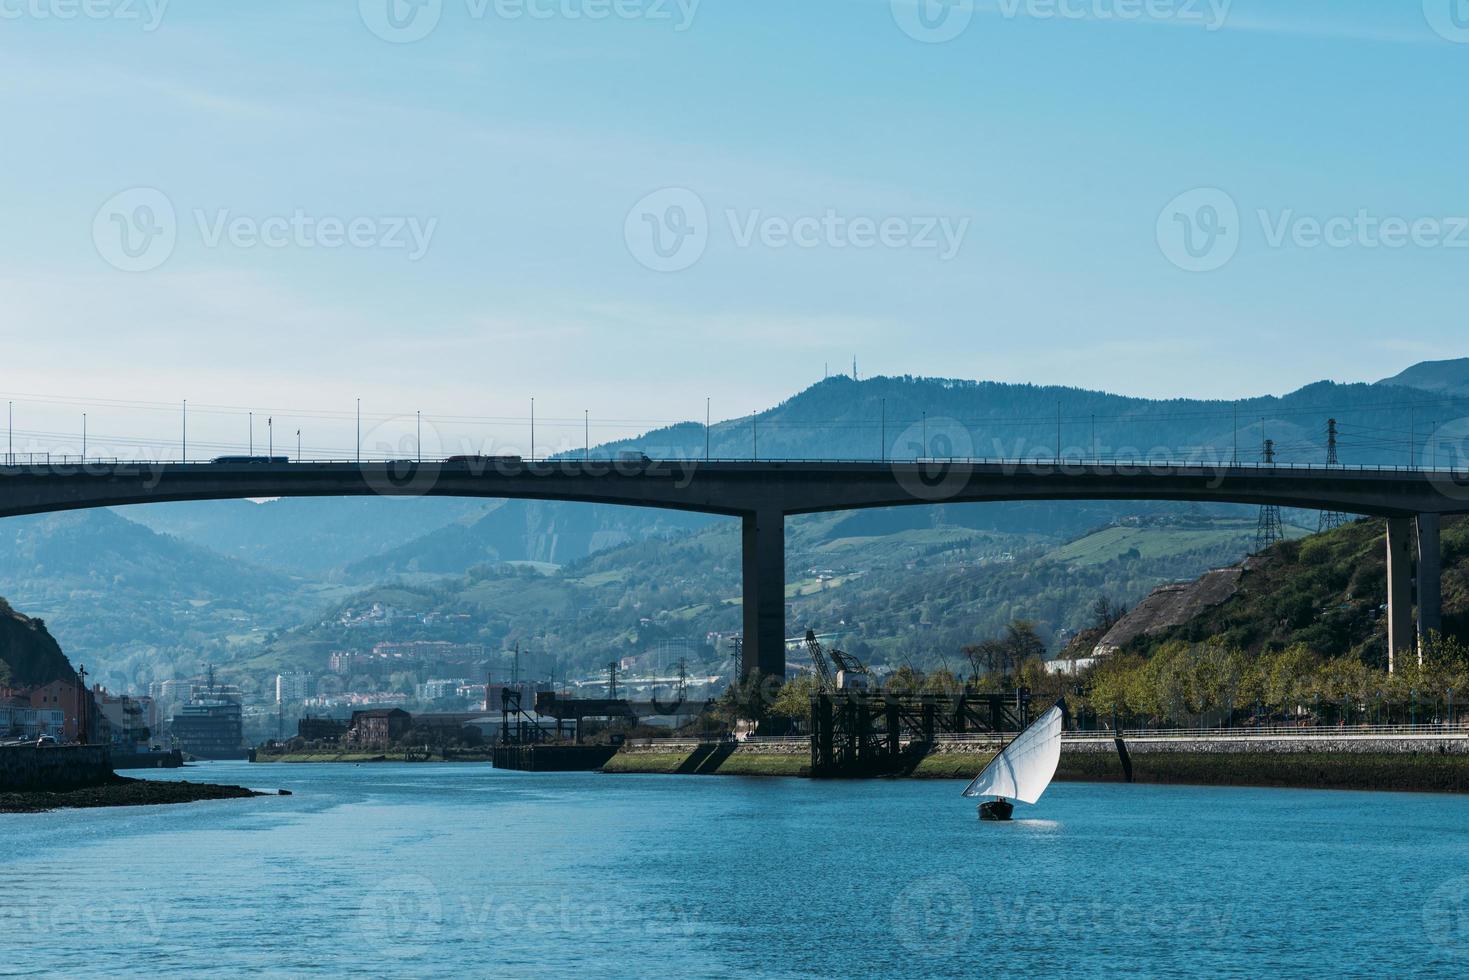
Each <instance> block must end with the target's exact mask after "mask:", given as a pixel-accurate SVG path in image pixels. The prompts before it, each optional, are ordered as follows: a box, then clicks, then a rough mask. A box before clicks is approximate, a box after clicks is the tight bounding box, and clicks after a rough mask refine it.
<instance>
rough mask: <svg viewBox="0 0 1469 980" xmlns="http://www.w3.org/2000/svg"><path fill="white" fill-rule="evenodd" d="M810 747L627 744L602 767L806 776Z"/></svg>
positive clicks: (787, 744) (676, 772)
mask: <svg viewBox="0 0 1469 980" xmlns="http://www.w3.org/2000/svg"><path fill="white" fill-rule="evenodd" d="M810 768H811V747H810V745H809V744H808V743H807V742H806V741H805V740H804V739H801V740H795V741H791V742H771V743H762V744H758V745H757V744H753V743H743V742H738V743H737V742H675V741H658V742H653V743H651V744H636V745H634V744H631V743H629V744H627V745H624V746H623V747H622V750H621V751H619V752H618V753H617V754H616V755H614V756H613V757H612V758H611V759H609V760H607V762H606V763H605V764H604V765H603V766H602V771H603V772H624V773H666V774H669V775H690V776H712V775H720V776H804V775H806V773H807V771H808V770H809V769H810Z"/></svg>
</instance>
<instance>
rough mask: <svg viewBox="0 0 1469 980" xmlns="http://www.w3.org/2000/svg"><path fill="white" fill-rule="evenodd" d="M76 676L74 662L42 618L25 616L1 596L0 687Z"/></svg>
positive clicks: (45, 682) (22, 686) (37, 683)
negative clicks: (67, 657)
mask: <svg viewBox="0 0 1469 980" xmlns="http://www.w3.org/2000/svg"><path fill="white" fill-rule="evenodd" d="M57 680H69V681H73V682H74V681H75V680H76V672H75V671H74V670H72V666H71V662H70V661H69V660H67V659H66V654H64V653H62V652H61V647H60V646H58V645H57V643H56V640H55V639H53V638H52V636H51V634H50V633H48V632H46V625H45V623H44V622H42V621H41V620H39V619H33V618H31V617H29V616H23V615H21V614H20V613H18V612H16V611H15V610H14V609H12V608H11V606H10V603H8V602H6V601H5V599H3V598H0V687H17V688H26V687H38V686H40V685H43V684H49V683H51V682H52V681H57Z"/></svg>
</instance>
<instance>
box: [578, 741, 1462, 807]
mask: <svg viewBox="0 0 1469 980" xmlns="http://www.w3.org/2000/svg"><path fill="white" fill-rule="evenodd" d="M1126 741H1127V748H1128V753H1129V755H1130V757H1131V761H1132V768H1133V782H1138V783H1156V784H1187V785H1202V786H1269V787H1296V788H1302V789H1357V790H1395V791H1417V792H1453V793H1469V738H1465V737H1464V736H1453V735H1451V736H1442V737H1429V736H1369V737H1362V736H1356V737H1342V738H1331V737H1311V738H1292V737H1288V736H1283V737H1280V738H1264V737H1259V736H1249V737H1238V736H1219V737H1212V736H1211V737H1196V738H1173V737H1138V738H1129V739H1127V740H1126ZM999 744H1000V743H998V742H996V741H994V740H992V739H964V740H945V741H941V742H939V743H938V744H936V745H935V746H934V748H933V749H932V750H931V751H929V752H928V753H927V754H925V755H923V756H922V757H921V758H920V759H918V760H917V762H916V765H913V766H912V767H911V768H910V769H909V770H908V771H907V772H905V773H904V775H905V776H907V777H908V778H917V779H925V778H926V779H970V778H973V776H974V775H975V774H976V773H978V772H979V770H980V769H982V768H983V767H984V765H985V764H986V763H987V762H989V760H990V758H991V757H993V755H994V753H995V752H996V751H997V750H998V748H999ZM809 769H810V750H809V746H808V745H806V744H805V743H803V742H801V741H798V740H793V741H789V742H772V743H757V742H751V743H739V744H737V745H736V744H730V743H724V744H719V743H704V744H701V743H698V742H676V741H655V742H651V743H647V744H629V745H626V746H624V747H623V749H622V750H621V751H619V752H618V753H617V755H615V756H613V757H612V759H610V760H609V761H608V762H607V763H606V764H605V765H604V766H603V770H602V771H603V772H610V773H666V774H687V775H771V776H775V775H785V776H804V775H807V774H809ZM1056 778H1057V780H1061V781H1073V782H1123V781H1125V778H1126V777H1125V775H1124V773H1123V769H1122V762H1121V759H1120V758H1119V756H1118V754H1117V749H1116V746H1115V744H1114V743H1113V741H1112V740H1111V739H1108V738H1068V739H1065V740H1064V741H1063V743H1062V751H1061V764H1060V767H1059V768H1058V770H1057V772H1056Z"/></svg>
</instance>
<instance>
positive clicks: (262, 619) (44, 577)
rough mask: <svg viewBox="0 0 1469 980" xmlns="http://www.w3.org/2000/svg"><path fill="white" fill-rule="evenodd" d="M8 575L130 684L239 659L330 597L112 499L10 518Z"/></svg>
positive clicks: (93, 664) (5, 580) (37, 609)
mask: <svg viewBox="0 0 1469 980" xmlns="http://www.w3.org/2000/svg"><path fill="white" fill-rule="evenodd" d="M0 585H3V588H4V592H5V594H6V595H7V596H8V597H9V599H10V601H11V603H12V604H13V605H15V606H16V607H18V608H22V609H25V610H26V611H27V612H28V613H29V614H31V615H33V616H42V617H44V618H45V621H46V624H47V627H48V629H49V630H50V631H51V632H52V633H53V634H54V635H55V636H56V637H57V639H58V640H59V641H60V642H61V643H62V644H64V646H65V648H66V649H67V650H68V651H69V652H70V654H71V655H72V656H73V657H75V658H76V659H77V660H78V661H80V662H83V663H85V664H87V666H88V668H89V669H91V670H92V673H93V676H94V677H95V678H96V679H97V681H98V682H100V683H105V684H108V685H109V686H112V687H115V688H117V689H122V690H127V689H131V690H138V689H139V688H146V685H147V682H148V681H150V680H152V679H154V678H156V677H160V676H162V677H172V676H173V675H174V671H175V669H176V668H177V669H180V670H182V671H184V672H185V673H186V674H193V673H195V672H196V671H198V670H199V667H200V664H202V663H204V662H207V661H211V660H213V661H219V662H224V661H227V660H229V659H233V658H234V657H236V656H238V655H239V653H240V652H241V651H244V650H248V649H251V648H254V647H256V646H258V645H260V644H262V643H264V642H265V640H266V638H267V637H268V636H269V635H270V634H271V632H272V631H274V630H276V629H279V628H281V627H284V626H287V625H291V624H293V623H298V622H300V621H301V619H302V618H303V617H305V616H306V615H308V614H309V612H310V611H311V610H312V609H313V608H316V607H317V606H319V604H320V602H321V601H322V600H321V599H320V598H319V597H318V596H319V593H317V591H316V590H314V589H313V588H310V587H305V586H302V585H301V583H299V582H295V581H293V580H291V579H289V578H287V577H285V576H283V575H277V574H275V573H272V572H268V571H265V570H263V569H260V568H256V567H253V566H251V565H247V564H245V563H243V562H239V561H235V560H232V559H229V558H224V557H221V556H220V555H218V554H215V553H214V552H211V551H209V550H207V549H204V548H200V547H197V546H194V545H191V544H186V543H185V542H182V541H179V540H177V539H175V538H171V537H168V536H166V535H160V534H157V533H155V532H153V531H151V530H149V529H147V528H145V527H142V526H141V525H138V524H134V523H132V522H131V521H127V520H124V519H123V518H121V517H119V516H118V515H117V514H116V513H113V512H112V511H108V510H93V511H72V512H66V513H59V514H49V515H43V516H39V517H16V518H10V519H7V520H5V521H0Z"/></svg>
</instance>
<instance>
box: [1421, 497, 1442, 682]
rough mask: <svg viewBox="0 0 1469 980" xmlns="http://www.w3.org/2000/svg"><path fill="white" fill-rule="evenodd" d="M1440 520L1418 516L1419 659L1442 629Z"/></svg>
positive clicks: (1432, 516)
mask: <svg viewBox="0 0 1469 980" xmlns="http://www.w3.org/2000/svg"><path fill="white" fill-rule="evenodd" d="M1440 524H1441V519H1440V517H1439V516H1438V515H1437V514H1419V515H1418V521H1417V526H1418V657H1419V659H1420V660H1421V659H1422V657H1423V643H1424V641H1425V640H1427V639H1428V636H1429V634H1431V633H1438V632H1441V631H1442V630H1443V581H1442V579H1443V558H1442V552H1441V548H1440V544H1439V528H1440Z"/></svg>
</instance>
